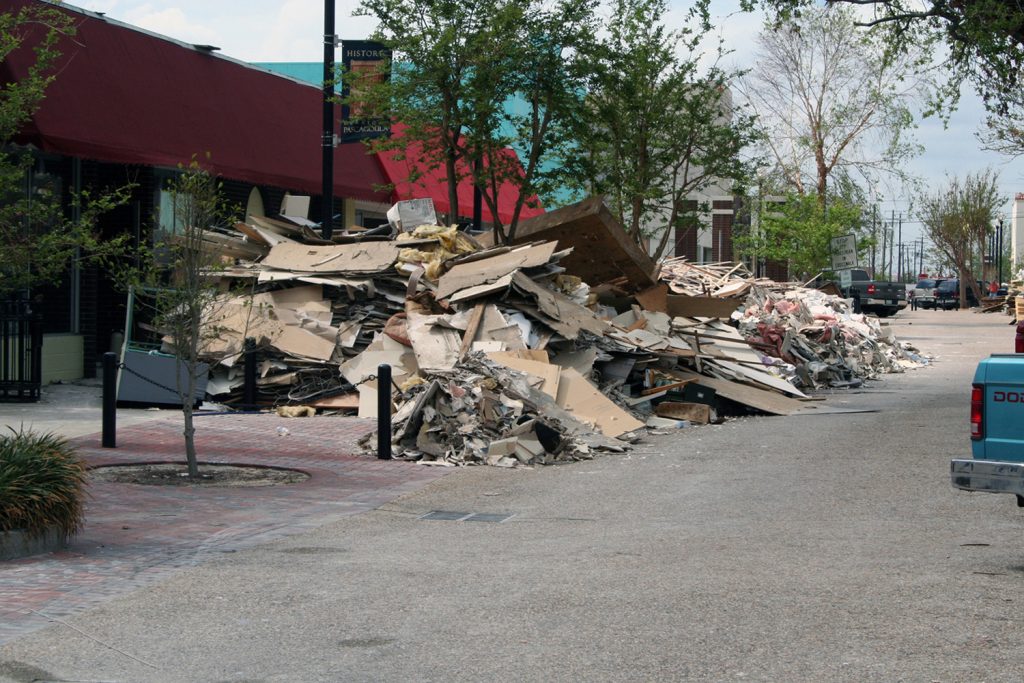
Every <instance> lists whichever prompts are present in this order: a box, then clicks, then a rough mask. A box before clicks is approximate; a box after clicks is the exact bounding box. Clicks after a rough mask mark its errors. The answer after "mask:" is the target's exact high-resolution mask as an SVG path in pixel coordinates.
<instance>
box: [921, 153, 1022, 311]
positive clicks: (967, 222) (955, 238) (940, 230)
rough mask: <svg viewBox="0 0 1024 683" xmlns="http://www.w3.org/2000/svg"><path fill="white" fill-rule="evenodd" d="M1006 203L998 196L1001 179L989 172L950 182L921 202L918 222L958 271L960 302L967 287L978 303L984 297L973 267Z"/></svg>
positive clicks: (969, 175)
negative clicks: (1001, 207) (1000, 210)
mask: <svg viewBox="0 0 1024 683" xmlns="http://www.w3.org/2000/svg"><path fill="white" fill-rule="evenodd" d="M1005 200H1006V198H1005V197H1002V196H1000V194H999V175H998V174H997V173H995V172H993V171H992V170H991V169H986V170H985V171H981V172H979V173H969V174H967V175H966V176H965V177H964V178H963V179H960V178H957V177H954V178H951V179H950V181H949V185H948V186H947V187H945V188H941V189H938V190H936V191H935V192H933V193H931V194H928V195H925V197H924V199H923V200H922V201H921V208H920V210H919V211H918V218H919V219H920V221H921V224H922V225H923V226H924V229H925V232H926V233H927V235H928V237H929V238H930V239H931V241H932V244H934V245H935V248H936V249H937V250H938V252H939V253H940V254H941V255H942V257H943V258H944V259H945V260H947V261H948V262H949V263H951V264H952V265H953V266H954V267H955V268H956V271H957V274H958V277H959V278H960V301H966V300H967V297H966V294H967V287H970V288H971V290H972V291H973V292H974V296H975V297H976V298H977V300H978V301H981V300H982V298H984V296H985V295H984V293H983V292H982V291H981V289H980V288H979V287H978V283H977V277H976V275H975V272H974V263H975V261H977V262H980V261H981V259H980V256H981V255H982V254H983V253H984V249H985V242H986V240H987V239H988V236H989V235H990V234H991V232H992V230H993V223H994V222H995V221H996V220H997V219H998V217H999V207H1000V206H1002V205H1003V203H1004V202H1005ZM976 256H977V257H979V258H977V259H976V258H975V257H976Z"/></svg>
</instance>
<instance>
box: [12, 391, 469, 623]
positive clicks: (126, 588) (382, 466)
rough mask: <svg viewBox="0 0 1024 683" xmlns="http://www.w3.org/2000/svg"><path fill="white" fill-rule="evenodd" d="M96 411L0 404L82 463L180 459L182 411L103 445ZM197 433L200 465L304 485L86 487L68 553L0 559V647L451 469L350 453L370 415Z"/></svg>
mask: <svg viewBox="0 0 1024 683" xmlns="http://www.w3.org/2000/svg"><path fill="white" fill-rule="evenodd" d="M99 410H100V399H99V391H98V387H89V386H88V385H59V386H56V387H48V388H47V390H46V391H45V392H44V401H43V402H41V403H39V404H27V405H12V404H0V415H2V416H3V417H4V421H5V423H6V424H8V425H11V426H14V427H15V428H17V427H18V426H19V425H21V424H24V425H25V426H26V427H29V426H31V427H32V428H33V429H36V430H41V431H53V432H56V433H58V434H62V435H65V436H69V437H71V441H72V443H74V444H75V445H76V446H77V447H78V449H79V452H80V453H81V455H82V456H83V457H84V458H85V459H86V461H87V462H88V463H89V464H90V465H92V466H95V465H103V464H115V463H136V462H161V461H163V462H166V461H178V462H180V461H182V460H183V458H184V456H183V453H184V445H183V437H182V434H181V417H180V415H181V414H180V412H178V411H174V410H161V411H145V410H136V411H119V415H118V422H119V428H118V432H117V448H115V449H107V448H102V447H101V438H100V437H101V435H100V434H99V433H96V430H97V429H98V426H99ZM126 423H127V424H126ZM281 426H284V427H287V429H288V434H287V435H286V436H281V435H279V434H278V432H277V429H278V427H281ZM196 428H197V435H196V441H197V447H198V451H199V457H200V460H201V461H203V462H215V463H232V464H239V463H245V464H258V465H265V466H273V467H287V468H294V469H298V470H301V471H303V472H305V473H307V474H309V475H310V478H309V479H308V480H306V481H304V482H301V483H298V484H289V485H279V486H268V487H260V488H228V487H218V488H193V487H186V486H182V487H174V486H140V485H132V484H113V483H103V482H93V483H92V484H91V485H90V487H89V493H90V497H89V500H88V503H87V507H86V526H85V528H84V529H83V531H82V532H81V533H80V534H79V535H78V536H77V537H76V538H74V539H73V540H72V542H71V544H70V545H69V546H68V548H67V550H65V551H63V552H58V553H53V554H49V555H41V556H36V557H31V558H24V559H21V560H14V561H9V562H0V643H2V642H5V641H9V640H11V639H13V638H16V637H18V636H20V635H24V634H25V633H28V632H31V631H34V630H36V629H39V628H42V627H44V626H46V625H48V624H50V623H52V620H54V619H61V618H63V617H66V616H68V615H71V614H75V613H79V612H82V611H84V610H86V609H88V608H90V607H93V606H95V605H97V604H99V603H101V602H104V601H106V600H109V599H110V598H113V597H117V596H120V595H124V594H127V593H128V592H131V591H133V590H135V589H137V588H139V587H141V586H145V585H150V584H152V583H154V582H156V581H158V580H161V579H163V578H166V577H167V576H169V575H170V574H172V573H174V572H176V571H178V570H180V569H182V568H185V567H192V566H196V565H198V564H201V563H203V562H204V561H206V560H208V559H210V558H212V557H218V556H222V554H223V553H231V552H235V551H236V550H239V549H243V548H248V547H251V546H254V545H257V544H260V543H264V542H266V541H269V540H272V539H277V538H282V537H286V536H289V535H292V534H297V533H301V532H305V531H309V530H311V529H315V528H317V527H318V526H320V525H323V524H326V523H329V522H333V521H336V520H338V519H340V518H342V517H345V516H349V515H353V514H357V513H360V512H364V511H367V510H372V509H375V508H377V507H379V506H380V505H382V504H384V503H386V502H389V501H392V500H394V499H396V498H398V497H400V496H402V495H403V494H405V493H407V492H410V491H414V490H416V489H418V488H420V487H422V486H424V485H425V484H427V483H428V482H430V481H433V480H434V479H437V478H438V477H440V476H443V475H444V474H446V473H448V472H449V471H450V470H449V469H447V468H431V467H424V466H421V465H417V464H414V463H406V462H400V461H382V460H377V459H375V458H373V457H370V456H366V455H357V453H358V447H357V445H356V442H357V440H358V439H359V438H360V437H362V436H363V435H365V434H368V433H371V432H372V431H373V430H374V429H375V428H376V422H375V421H373V420H362V419H358V418H352V417H314V418H293V419H285V418H280V417H278V416H277V415H273V414H258V415H256V414H244V415H242V414H207V415H200V416H198V417H197V418H196ZM87 430H88V431H91V432H93V433H90V434H87V435H85V436H80V435H78V434H81V433H83V432H86V431H87Z"/></svg>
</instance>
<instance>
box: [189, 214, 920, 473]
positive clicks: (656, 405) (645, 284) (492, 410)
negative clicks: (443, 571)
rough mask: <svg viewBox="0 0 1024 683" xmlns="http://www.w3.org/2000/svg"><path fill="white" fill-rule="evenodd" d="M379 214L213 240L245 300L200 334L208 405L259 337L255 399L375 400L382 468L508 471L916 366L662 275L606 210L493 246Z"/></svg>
mask: <svg viewBox="0 0 1024 683" xmlns="http://www.w3.org/2000/svg"><path fill="white" fill-rule="evenodd" d="M410 205H411V206H410ZM389 217H390V218H392V225H390V226H385V227H384V228H380V229H375V230H362V229H361V228H354V229H352V230H348V231H343V232H342V233H341V234H338V235H336V236H334V238H333V239H332V240H331V241H327V240H323V239H320V237H319V236H318V235H317V233H316V232H314V231H313V230H312V224H309V223H308V221H305V219H303V218H298V217H291V216H288V215H283V216H282V217H281V219H280V220H279V219H271V218H262V217H251V218H249V219H248V220H247V222H245V223H239V224H237V225H236V226H235V231H236V232H235V234H234V236H232V235H228V234H226V233H215V237H212V238H211V239H210V240H209V248H210V249H211V250H213V251H214V252H215V253H221V254H228V255H231V256H232V257H233V259H234V261H233V263H232V265H231V266H230V267H228V268H226V269H224V270H223V271H220V272H219V273H218V274H219V276H220V277H221V278H222V280H223V281H224V288H225V291H228V290H232V289H233V290H235V291H237V290H244V291H246V292H247V294H245V295H241V296H238V297H235V298H230V297H228V296H225V299H224V301H223V302H222V304H223V306H222V308H221V310H220V311H219V312H218V314H217V315H216V316H215V317H214V318H212V319H211V320H208V321H207V324H208V325H216V329H217V333H218V334H217V335H216V336H217V343H216V344H215V345H214V346H213V347H211V348H210V349H209V350H208V353H207V358H206V359H205V360H207V361H208V362H209V363H210V365H211V368H212V370H211V378H210V381H209V384H208V393H209V394H211V395H212V396H213V397H214V398H215V399H216V400H218V401H220V402H222V403H227V404H229V405H230V404H235V405H241V403H242V387H243V384H244V378H243V372H242V365H243V364H242V363H241V362H240V360H241V359H242V358H243V357H244V354H245V352H246V351H245V340H246V339H253V340H255V344H256V346H257V347H258V349H259V352H258V353H259V356H258V357H259V359H260V360H259V364H258V371H257V380H256V385H257V389H258V394H257V398H256V401H257V403H258V404H261V405H266V406H280V405H304V406H308V407H310V408H311V409H324V410H348V411H353V410H354V411H357V414H358V415H359V416H360V417H371V418H372V417H376V416H377V412H376V411H377V406H378V392H379V391H381V390H387V391H389V393H390V395H391V397H392V401H393V406H392V407H393V415H392V421H393V434H394V438H393V445H394V448H393V452H394V454H395V456H396V457H402V458H407V459H416V460H420V461H422V462H425V463H436V464H473V463H483V464H489V465H495V466H505V467H512V466H524V465H533V464H549V463H554V462H560V461H565V460H573V459H579V458H586V457H591V454H592V453H593V452H594V451H595V450H621V449H623V448H624V447H626V446H627V444H628V443H629V442H630V441H631V440H633V439H634V435H636V434H638V433H639V430H641V429H642V428H643V427H645V425H646V426H650V427H679V426H685V425H689V424H702V423H703V424H706V423H708V422H711V421H715V420H717V419H719V417H720V414H721V413H722V411H723V410H729V409H740V410H741V411H746V410H754V411H759V412H765V413H769V414H775V415H788V414H792V413H794V412H797V411H800V410H802V409H804V408H806V406H807V404H806V403H805V402H804V401H805V400H806V399H807V398H808V397H807V395H806V394H805V393H803V391H802V390H801V388H804V389H806V388H813V387H818V386H822V385H830V386H843V385H849V384H850V383H851V382H853V381H855V380H859V379H863V378H866V377H875V376H877V375H878V374H880V373H883V372H899V371H902V370H903V369H904V368H905V367H911V366H913V365H916V364H917V363H918V362H920V359H919V358H918V357H916V356H914V354H913V353H912V352H911V350H910V349H909V348H908V347H906V346H905V345H902V344H899V343H898V342H896V340H895V339H893V338H892V336H891V334H890V333H888V332H887V331H884V330H883V329H882V328H881V327H880V326H879V324H878V322H877V321H876V320H873V319H870V318H866V317H865V316H861V315H854V314H852V313H850V312H849V306H848V304H847V302H846V301H845V300H843V299H840V298H838V297H835V296H831V295H827V294H824V293H822V292H818V291H817V290H810V289H805V288H796V287H784V286H780V285H778V284H777V283H773V282H771V281H769V280H763V279H757V278H753V277H752V276H751V274H750V272H749V271H748V270H747V269H746V267H745V266H744V265H742V264H733V263H723V264H701V265H695V264H690V263H687V262H686V261H685V260H683V259H672V260H669V261H666V262H665V263H663V264H662V265H661V266H660V267H659V266H658V265H657V264H655V263H654V262H653V261H651V259H650V258H649V257H648V256H647V255H646V254H644V253H643V252H642V251H641V250H639V249H638V248H636V246H635V245H634V244H633V242H632V241H631V240H630V239H629V238H628V236H627V235H626V234H625V231H624V230H622V228H621V226H618V224H617V223H616V222H615V221H614V219H613V218H612V217H611V215H610V213H609V212H608V210H607V208H606V207H605V206H604V205H603V203H601V202H600V201H595V200H587V201H585V202H582V203H581V204H578V205H574V206H571V207H565V208H563V209H558V210H556V211H552V212H549V213H547V214H545V215H542V216H539V217H537V218H534V219H530V220H528V221H525V222H523V223H522V224H520V226H519V231H518V233H517V237H516V240H515V241H514V243H513V244H509V245H502V246H488V245H489V244H490V243H489V240H488V239H487V237H486V236H480V237H479V238H474V237H472V236H470V235H468V234H467V233H465V232H462V231H458V230H456V229H455V228H454V227H445V226H439V225H436V224H435V223H436V219H433V213H432V207H429V206H428V207H424V205H423V204H422V202H420V201H419V200H416V201H415V202H410V203H405V202H401V203H399V204H398V205H396V207H395V208H394V209H393V210H392V212H389ZM243 254H244V255H243ZM382 365H387V366H390V368H391V373H392V384H393V386H391V387H387V388H384V387H380V386H378V379H377V372H378V367H379V366H382Z"/></svg>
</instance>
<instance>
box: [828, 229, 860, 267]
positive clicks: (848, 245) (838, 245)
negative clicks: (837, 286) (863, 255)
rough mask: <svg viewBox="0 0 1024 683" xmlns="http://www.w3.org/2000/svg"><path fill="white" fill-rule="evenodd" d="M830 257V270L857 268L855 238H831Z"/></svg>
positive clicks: (846, 236) (848, 236) (852, 236)
mask: <svg viewBox="0 0 1024 683" xmlns="http://www.w3.org/2000/svg"><path fill="white" fill-rule="evenodd" d="M829 247H830V251H831V256H832V270H846V269H847V268H856V267H857V236H856V235H843V236H841V237H833V238H832V240H831V241H830V242H829Z"/></svg>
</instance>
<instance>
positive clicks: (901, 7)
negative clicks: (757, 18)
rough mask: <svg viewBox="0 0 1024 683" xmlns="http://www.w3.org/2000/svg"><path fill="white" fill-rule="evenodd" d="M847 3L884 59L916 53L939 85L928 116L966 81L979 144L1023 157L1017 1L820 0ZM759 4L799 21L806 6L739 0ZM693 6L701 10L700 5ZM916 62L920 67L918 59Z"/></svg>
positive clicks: (1023, 8)
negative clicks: (934, 68) (978, 104)
mask: <svg viewBox="0 0 1024 683" xmlns="http://www.w3.org/2000/svg"><path fill="white" fill-rule="evenodd" d="M826 3H827V4H828V5H854V6H857V7H858V9H859V10H861V11H860V13H858V14H856V15H852V16H851V20H852V23H853V24H855V25H856V26H860V27H864V28H869V29H871V32H872V34H874V35H875V36H876V37H877V38H878V39H880V40H881V41H882V42H883V43H884V44H885V45H886V46H887V48H888V50H889V51H890V52H891V53H894V54H902V55H904V56H908V55H909V56H913V55H917V54H919V51H920V50H921V49H922V48H923V49H924V51H925V53H926V54H927V55H928V56H929V57H930V58H931V59H934V60H935V61H937V62H939V64H940V68H939V70H938V71H939V72H941V73H943V74H945V76H946V78H945V80H944V81H943V82H942V83H941V84H939V87H937V88H936V89H935V90H934V91H933V93H932V94H933V98H932V102H931V104H932V111H935V112H940V113H942V112H948V111H949V109H950V108H952V107H955V105H956V104H957V102H958V100H959V97H960V90H961V85H963V84H964V83H970V84H971V85H972V86H973V87H974V89H975V91H976V92H977V93H978V94H979V95H980V96H981V98H982V100H983V101H984V103H985V106H986V108H987V110H988V112H989V117H988V120H987V124H988V132H987V133H986V134H985V135H984V136H983V139H984V140H985V141H986V142H987V143H988V145H989V146H990V147H991V148H993V149H996V150H997V151H1000V152H1003V153H1006V154H1011V155H1014V156H1016V155H1020V154H1022V153H1024V132H1022V131H1024V100H1022V97H1021V86H1022V85H1024V81H1022V74H1024V5H1022V4H1021V3H1020V2H1019V0H826ZM742 4H743V6H744V7H745V8H746V9H753V7H754V6H756V5H759V4H760V5H763V6H766V7H767V8H769V9H770V10H773V11H774V12H775V13H776V16H777V17H778V18H780V19H782V20H783V21H785V20H788V19H792V18H794V17H799V16H800V15H801V14H803V13H804V12H806V11H808V8H810V7H812V6H813V5H815V4H817V3H816V2H814V1H813V0H762V1H760V2H759V0H743V3H742ZM699 5H700V6H701V8H702V10H703V11H705V12H706V10H707V6H708V0H700V2H699ZM918 61H921V60H920V59H918Z"/></svg>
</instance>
